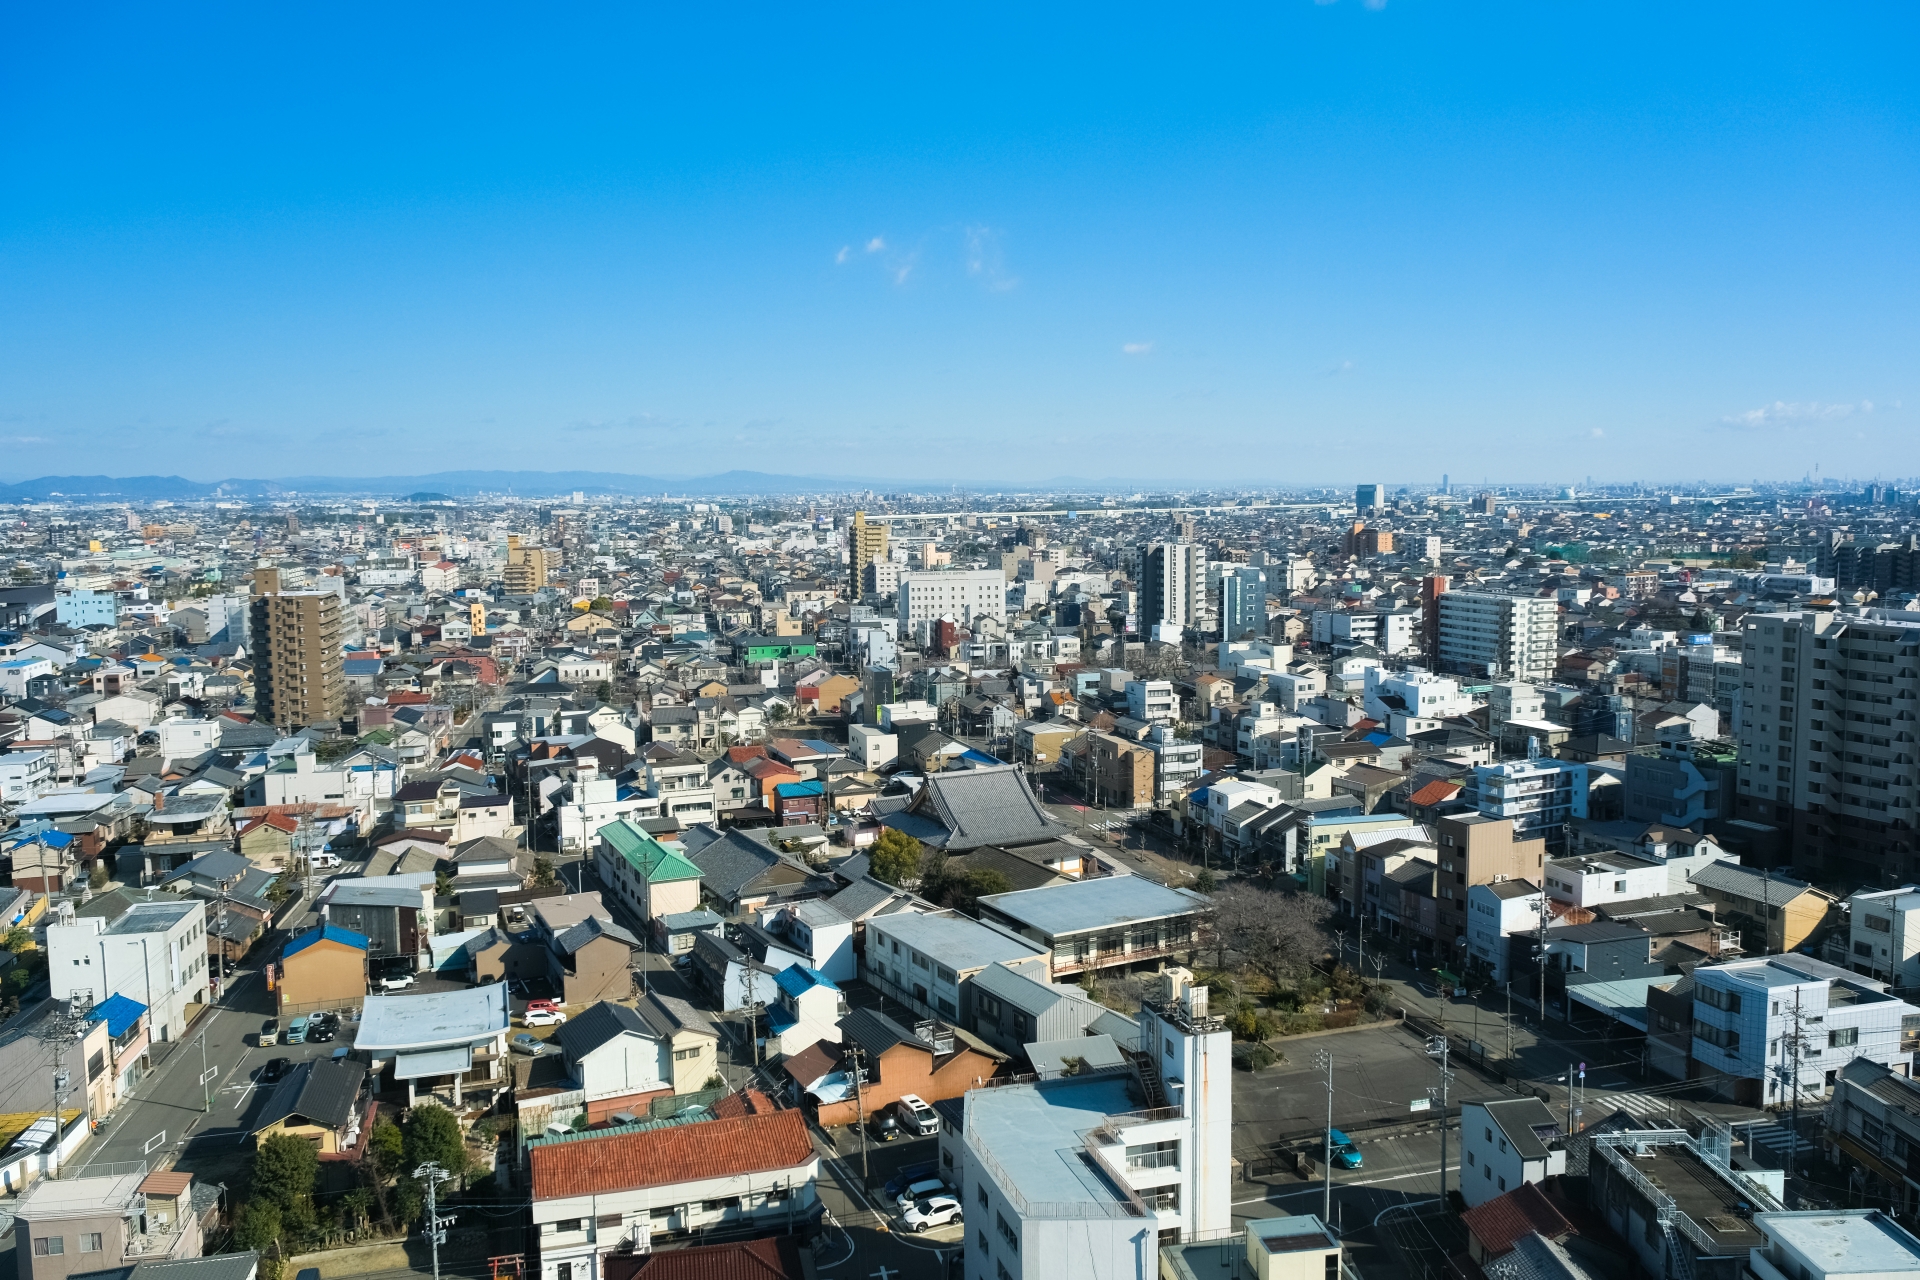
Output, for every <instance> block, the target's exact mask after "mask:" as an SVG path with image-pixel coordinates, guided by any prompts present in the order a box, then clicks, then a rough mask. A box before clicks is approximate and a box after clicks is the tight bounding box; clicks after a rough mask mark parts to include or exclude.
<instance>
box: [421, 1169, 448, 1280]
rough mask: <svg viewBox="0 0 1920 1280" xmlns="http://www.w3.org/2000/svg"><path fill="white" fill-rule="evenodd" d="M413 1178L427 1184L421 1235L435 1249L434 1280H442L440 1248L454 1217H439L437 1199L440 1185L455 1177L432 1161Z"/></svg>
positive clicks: (444, 1241)
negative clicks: (425, 1209) (424, 1218)
mask: <svg viewBox="0 0 1920 1280" xmlns="http://www.w3.org/2000/svg"><path fill="white" fill-rule="evenodd" d="M413 1176H414V1177H416V1178H418V1179H420V1181H422V1182H424V1183H426V1184H427V1216H426V1220H425V1222H424V1223H423V1224H422V1228H423V1229H422V1231H421V1234H422V1235H424V1236H426V1238H427V1243H428V1245H430V1246H431V1247H432V1249H433V1280H440V1246H441V1245H443V1244H445V1243H446V1242H447V1224H448V1223H450V1222H452V1221H453V1218H452V1217H446V1218H442V1217H440V1216H439V1212H438V1209H439V1206H438V1202H437V1200H436V1198H435V1196H436V1193H437V1192H438V1190H439V1188H440V1184H441V1183H443V1182H447V1181H449V1180H451V1179H452V1177H453V1175H452V1174H450V1173H448V1172H447V1171H446V1170H445V1169H442V1168H441V1167H440V1166H439V1165H438V1164H437V1163H435V1162H434V1161H432V1160H429V1161H427V1162H426V1163H425V1164H423V1165H421V1166H420V1167H419V1168H417V1169H415V1170H414V1171H413Z"/></svg>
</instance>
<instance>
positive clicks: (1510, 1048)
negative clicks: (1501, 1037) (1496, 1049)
mask: <svg viewBox="0 0 1920 1280" xmlns="http://www.w3.org/2000/svg"><path fill="white" fill-rule="evenodd" d="M1507 1061H1508V1062H1512V1061H1513V983H1512V982H1511V981H1509V982H1508V983H1507Z"/></svg>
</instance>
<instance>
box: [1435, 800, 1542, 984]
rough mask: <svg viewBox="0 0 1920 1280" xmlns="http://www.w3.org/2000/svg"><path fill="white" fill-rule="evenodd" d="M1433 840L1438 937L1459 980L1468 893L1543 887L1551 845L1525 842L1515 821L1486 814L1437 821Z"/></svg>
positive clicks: (1537, 841) (1463, 815)
mask: <svg viewBox="0 0 1920 1280" xmlns="http://www.w3.org/2000/svg"><path fill="white" fill-rule="evenodd" d="M1434 839H1435V844H1436V846H1437V847H1436V853H1437V855H1438V859H1439V864H1440V865H1439V868H1438V870H1437V871H1436V872H1435V873H1434V880H1433V886H1434V888H1433V897H1434V913H1435V915H1434V936H1435V938H1436V939H1437V940H1438V943H1439V947H1440V956H1441V959H1442V963H1443V964H1447V965H1449V967H1451V968H1452V969H1453V972H1454V973H1456V974H1458V973H1460V972H1461V970H1460V969H1459V968H1458V966H1459V965H1460V964H1463V963H1464V962H1465V959H1466V954H1467V952H1466V946H1467V890H1468V889H1471V888H1472V887H1473V886H1474V885H1477V884H1500V883H1502V882H1504V881H1508V880H1530V881H1532V882H1533V883H1534V884H1536V885H1537V884H1539V883H1540V880H1541V870H1542V868H1544V867H1545V866H1546V862H1547V842H1546V841H1545V840H1541V839H1525V838H1522V837H1521V836H1520V835H1519V833H1518V832H1516V831H1515V830H1514V823H1513V821H1512V819H1510V818H1495V817H1490V816H1488V815H1487V814H1484V813H1472V814H1460V815H1457V816H1448V817H1443V818H1439V819H1437V820H1436V821H1435V823H1434ZM1449 962H1450V963H1449Z"/></svg>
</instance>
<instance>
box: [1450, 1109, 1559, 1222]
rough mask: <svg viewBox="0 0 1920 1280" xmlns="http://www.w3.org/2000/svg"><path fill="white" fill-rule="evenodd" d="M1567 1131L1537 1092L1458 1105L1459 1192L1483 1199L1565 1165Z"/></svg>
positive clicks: (1539, 1179) (1470, 1202) (1470, 1199)
mask: <svg viewBox="0 0 1920 1280" xmlns="http://www.w3.org/2000/svg"><path fill="white" fill-rule="evenodd" d="M1565 1139H1566V1133H1565V1131H1564V1130H1563V1129H1562V1128H1561V1125H1560V1121H1558V1120H1556V1119H1555V1118H1554V1114H1553V1112H1552V1110H1550V1109H1549V1108H1548V1106H1547V1104H1546V1103H1544V1102H1542V1101H1540V1099H1538V1098H1508V1099H1504V1100H1502V1101H1498V1102H1466V1103H1462V1104H1461V1107H1460V1196H1461V1198H1462V1199H1463V1200H1465V1201H1466V1202H1467V1205H1468V1207H1472V1206H1475V1205H1479V1204H1484V1203H1486V1202H1487V1201H1488V1200H1492V1199H1494V1198H1495V1197H1497V1196H1502V1195H1505V1194H1506V1193H1507V1192H1508V1191H1511V1190H1513V1189H1515V1188H1517V1187H1519V1186H1521V1185H1523V1184H1525V1183H1529V1182H1534V1183H1538V1182H1544V1181H1546V1180H1547V1179H1548V1178H1551V1177H1556V1176H1558V1175H1560V1174H1563V1173H1565V1172H1566V1171H1567V1148H1566V1141H1565Z"/></svg>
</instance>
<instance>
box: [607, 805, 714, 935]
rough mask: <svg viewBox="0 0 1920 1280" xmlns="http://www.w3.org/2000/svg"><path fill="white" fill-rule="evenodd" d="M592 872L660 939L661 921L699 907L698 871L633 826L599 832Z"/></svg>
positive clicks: (622, 823) (610, 825) (615, 824)
mask: <svg viewBox="0 0 1920 1280" xmlns="http://www.w3.org/2000/svg"><path fill="white" fill-rule="evenodd" d="M594 871H595V873H596V874H597V875H598V876H599V878H600V883H601V884H602V885H603V886H605V887H606V888H607V889H608V890H609V891H610V892H611V893H612V894H613V897H614V900H615V901H617V902H619V903H620V904H621V905H622V906H624V907H626V908H627V909H628V910H629V911H631V912H633V914H634V915H635V916H637V917H639V919H640V922H641V923H642V924H644V925H646V926H647V927H648V928H650V929H652V930H653V932H654V935H655V936H656V937H660V936H661V925H660V919H661V917H663V916H669V915H678V914H680V913H683V912H688V911H693V910H695V909H697V908H698V907H699V906H700V876H701V872H700V868H699V867H697V866H695V865H694V864H693V863H692V862H690V861H688V860H687V858H686V857H685V856H684V855H683V854H681V853H679V852H677V851H675V850H673V849H669V848H668V847H667V846H665V845H663V844H661V843H660V842H659V841H658V840H655V839H654V838H653V837H652V836H650V835H648V834H647V833H646V832H645V831H643V830H641V829H640V828H639V827H637V826H635V825H634V824H633V823H631V822H627V821H619V822H611V823H608V824H607V825H606V826H604V827H601V828H600V836H599V843H598V844H597V845H596V846H595V848H594Z"/></svg>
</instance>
